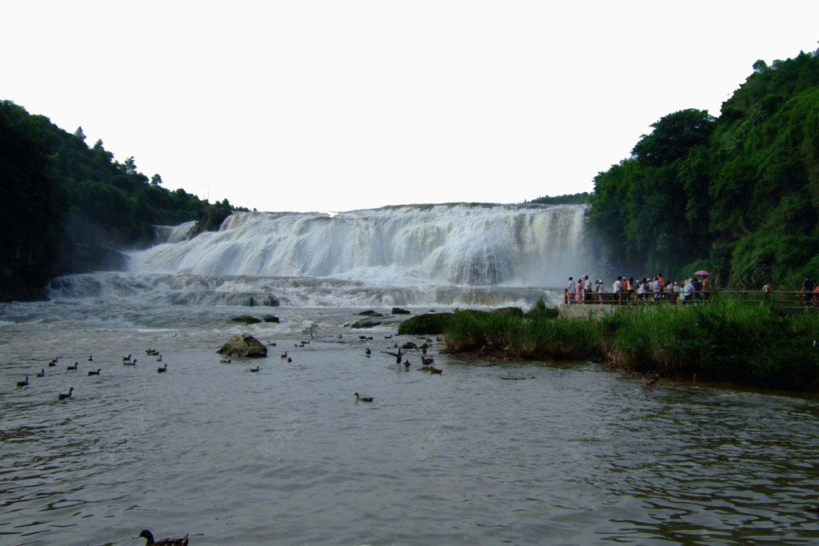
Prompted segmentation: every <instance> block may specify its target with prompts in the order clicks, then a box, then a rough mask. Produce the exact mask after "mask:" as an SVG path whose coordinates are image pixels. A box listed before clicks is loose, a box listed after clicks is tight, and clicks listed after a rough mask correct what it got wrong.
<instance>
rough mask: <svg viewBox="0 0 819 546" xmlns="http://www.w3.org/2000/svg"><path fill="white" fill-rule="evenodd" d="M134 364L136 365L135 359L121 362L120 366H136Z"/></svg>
mask: <svg viewBox="0 0 819 546" xmlns="http://www.w3.org/2000/svg"><path fill="white" fill-rule="evenodd" d="M136 363H137V359H136V358H135V359H133V360H123V361H122V365H123V366H136Z"/></svg>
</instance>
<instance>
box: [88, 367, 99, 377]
mask: <svg viewBox="0 0 819 546" xmlns="http://www.w3.org/2000/svg"><path fill="white" fill-rule="evenodd" d="M101 371H102V369H101V368H97V371H94V370H91V371H90V372H88V375H99V374H100V372H101Z"/></svg>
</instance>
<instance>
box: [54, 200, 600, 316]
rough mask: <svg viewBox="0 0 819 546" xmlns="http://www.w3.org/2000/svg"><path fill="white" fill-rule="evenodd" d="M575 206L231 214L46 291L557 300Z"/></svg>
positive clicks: (151, 299) (567, 271)
mask: <svg viewBox="0 0 819 546" xmlns="http://www.w3.org/2000/svg"><path fill="white" fill-rule="evenodd" d="M585 213H586V207H584V206H582V205H559V206H535V205H518V206H510V205H462V204H458V205H416V206H401V207H387V208H382V209H375V210H360V211H353V212H345V213H340V214H335V215H330V214H318V213H309V214H305V213H259V212H252V213H251V212H248V213H238V214H234V215H233V216H230V217H229V218H227V219H226V220H225V222H224V223H223V224H222V226H221V228H220V230H219V231H218V232H206V233H200V234H199V235H196V236H195V237H189V235H188V234H190V233H191V232H192V229H193V227H194V226H193V224H192V223H188V224H183V225H181V226H176V227H168V226H164V227H162V228H160V230H161V233H160V234H159V235H160V236H159V239H160V241H164V242H162V243H160V244H157V245H156V246H154V247H151V248H149V249H147V250H140V251H134V252H131V253H130V254H129V257H130V262H129V263H130V268H129V271H127V272H115V271H107V272H95V273H86V274H79V275H68V276H65V277H59V278H57V279H54V280H53V281H52V282H51V283H50V286H49V294H50V297H51V298H52V299H63V298H66V299H75V298H91V299H94V300H100V299H102V300H105V301H110V302H119V301H122V302H133V303H136V304H137V305H140V306H162V305H167V304H170V305H268V306H270V305H282V306H289V307H312V306H342V307H343V306H394V305H408V306H413V305H416V306H422V305H444V306H487V307H489V306H500V305H520V306H528V305H531V304H533V303H534V302H536V301H537V300H538V299H539V298H541V297H546V299H547V301H548V303H550V304H556V303H558V302H559V301H560V299H561V298H562V291H561V290H545V291H544V290H543V289H544V288H545V287H550V286H551V287H555V286H562V285H563V279H565V278H566V277H567V276H568V275H572V274H580V273H581V272H585V271H586V268H587V267H588V264H587V263H586V252H585V242H584V222H585Z"/></svg>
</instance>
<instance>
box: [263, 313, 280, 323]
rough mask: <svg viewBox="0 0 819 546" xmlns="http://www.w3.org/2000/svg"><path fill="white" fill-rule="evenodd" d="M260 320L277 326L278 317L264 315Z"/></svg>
mask: <svg viewBox="0 0 819 546" xmlns="http://www.w3.org/2000/svg"><path fill="white" fill-rule="evenodd" d="M262 320H263V321H265V322H275V323H277V324H278V322H279V317H275V316H273V315H265V316H263V317H262Z"/></svg>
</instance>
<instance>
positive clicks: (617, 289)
mask: <svg viewBox="0 0 819 546" xmlns="http://www.w3.org/2000/svg"><path fill="white" fill-rule="evenodd" d="M611 291H612V292H614V295H615V297H616V298H617V303H623V277H621V276H620V275H618V276H617V280H616V281H614V286H612V288H611Z"/></svg>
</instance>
